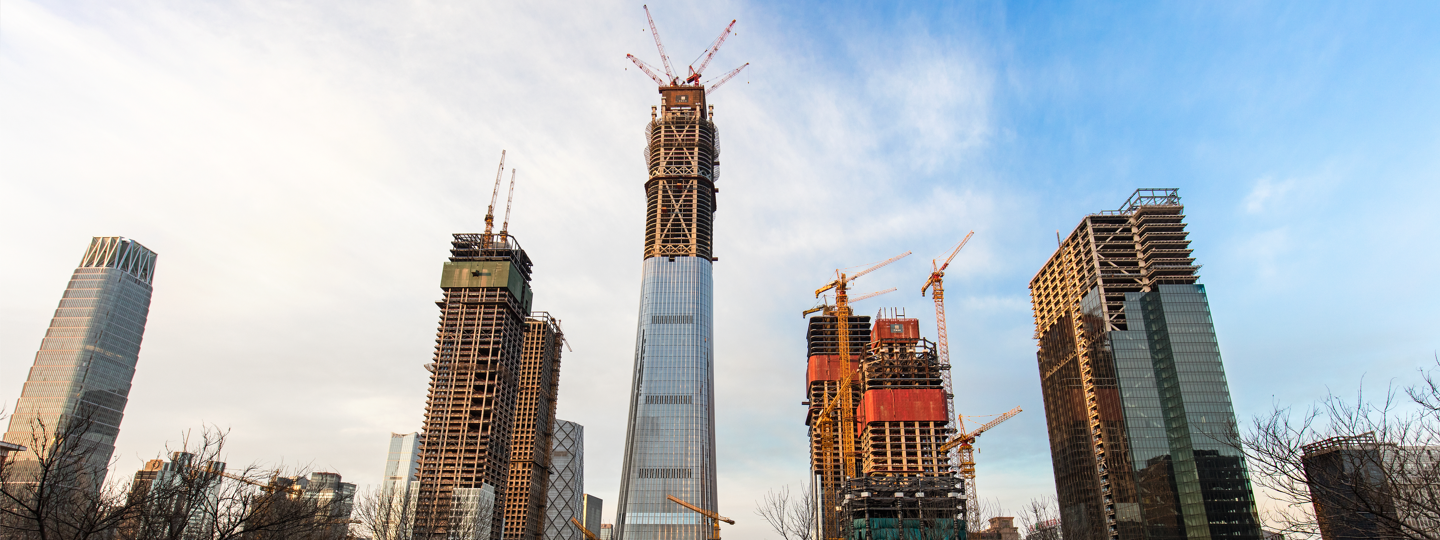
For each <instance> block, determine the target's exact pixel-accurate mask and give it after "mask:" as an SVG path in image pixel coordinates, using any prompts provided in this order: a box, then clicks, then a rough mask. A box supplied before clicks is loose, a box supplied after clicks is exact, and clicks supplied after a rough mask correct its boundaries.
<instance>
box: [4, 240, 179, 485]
mask: <svg viewBox="0 0 1440 540" xmlns="http://www.w3.org/2000/svg"><path fill="white" fill-rule="evenodd" d="M154 277H155V252H153V251H150V250H149V249H146V248H145V246H142V245H140V243H138V242H135V241H133V240H130V239H128V238H121V237H118V236H109V237H95V238H94V239H92V240H91V241H90V248H89V249H87V250H85V256H84V257H82V258H81V259H80V266H79V267H78V268H76V269H75V273H74V274H72V275H71V277H70V284H69V285H68V286H67V287H66V288H65V295H64V296H63V297H62V298H61V299H60V307H59V308H58V309H56V310H55V317H54V318H53V319H51V320H50V329H49V330H48V331H46V332H45V338H44V339H43V340H42V341H41V342H40V351H39V352H38V353H36V354H35V367H34V368H32V369H31V370H30V378H29V380H28V381H26V382H25V387H24V390H22V391H21V393H20V400H19V402H18V403H16V405H15V411H14V414H12V415H11V416H10V429H9V431H7V432H6V433H5V441H6V442H10V443H14V444H19V445H25V446H28V447H30V448H32V449H35V448H43V447H45V446H46V444H45V443H44V442H39V441H35V440H33V439H34V438H35V436H36V435H38V434H39V433H38V431H39V430H43V431H45V432H46V433H47V434H48V435H46V436H47V437H48V436H49V435H53V434H54V433H55V430H56V429H57V428H60V427H61V426H62V425H63V424H65V423H66V422H68V421H69V420H70V419H72V418H77V417H78V418H82V419H85V420H87V421H88V422H90V425H89V427H88V430H87V432H86V434H85V438H84V439H85V441H86V444H89V445H90V448H87V449H86V450H87V452H88V458H89V461H90V467H91V472H92V473H93V474H95V476H96V479H97V480H98V479H102V478H104V476H105V471H106V468H107V467H108V466H109V463H110V457H111V455H113V454H114V453H115V438H116V437H117V436H119V435H120V420H121V418H122V417H123V416H124V414H125V403H126V401H127V400H128V399H129V396H130V381H131V380H132V379H134V377H135V364H136V362H138V361H139V358H140V340H141V338H142V337H144V335H145V320H146V317H148V316H149V314H150V292H151V288H150V287H151V282H152V280H153V278H154ZM27 462H30V463H33V458H32V457H28V456H27V455H26V454H24V453H22V454H21V455H20V456H19V457H18V458H17V459H16V463H15V467H16V469H15V470H13V471H11V475H12V478H14V479H16V481H23V479H24V478H25V477H26V476H28V475H29V474H31V473H28V472H27V471H29V470H30V469H29V468H28V466H27V465H26V463H27Z"/></svg>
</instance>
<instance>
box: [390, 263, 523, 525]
mask: <svg viewBox="0 0 1440 540" xmlns="http://www.w3.org/2000/svg"><path fill="white" fill-rule="evenodd" d="M451 246H452V247H451V251H450V253H451V257H450V261H449V262H447V263H446V264H445V268H444V272H443V273H442V276H441V282H440V286H441V290H443V291H444V297H443V299H441V300H440V301H439V302H436V304H437V305H438V306H439V307H440V325H439V329H438V331H437V333H436V340H435V356H434V361H433V362H431V363H430V364H427V365H426V369H427V370H429V371H430V373H431V376H430V393H429V396H428V397H427V399H426V403H425V423H424V439H423V441H422V442H421V445H420V454H419V473H418V475H417V476H418V480H419V483H420V493H419V501H418V504H417V508H416V522H415V534H416V537H417V538H447V539H454V538H463V539H465V540H474V539H481V540H498V539H499V538H500V534H501V529H502V525H503V523H504V512H498V511H493V510H487V508H493V505H495V504H498V503H500V502H503V501H504V500H505V494H506V488H507V486H508V484H509V476H510V459H511V434H512V429H513V426H514V422H515V405H516V400H517V399H518V397H519V393H520V381H519V379H518V377H517V373H519V372H520V367H521V351H522V348H523V340H524V336H525V325H526V322H525V321H526V316H527V315H528V314H529V307H530V306H529V304H530V297H531V293H530V288H529V281H530V266H531V265H530V259H529V257H527V256H526V255H525V252H524V250H522V249H521V248H520V246H519V244H518V243H517V242H515V240H514V239H513V238H511V237H509V236H508V235H503V236H502V235H485V234H456V235H454V240H453V242H452V244H451ZM487 533H488V534H487Z"/></svg>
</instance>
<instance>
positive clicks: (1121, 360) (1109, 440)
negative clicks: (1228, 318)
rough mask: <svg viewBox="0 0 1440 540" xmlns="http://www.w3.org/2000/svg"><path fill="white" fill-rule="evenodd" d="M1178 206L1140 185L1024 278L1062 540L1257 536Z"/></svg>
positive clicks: (1170, 194)
mask: <svg viewBox="0 0 1440 540" xmlns="http://www.w3.org/2000/svg"><path fill="white" fill-rule="evenodd" d="M1184 210H1185V209H1184V207H1183V206H1181V204H1180V196H1179V194H1178V193H1177V191H1176V190H1174V189H1140V190H1136V191H1135V193H1134V195H1132V196H1131V197H1130V199H1129V200H1127V201H1125V204H1123V205H1121V207H1120V209H1119V210H1110V211H1102V212H1099V213H1096V214H1091V215H1089V216H1086V217H1085V218H1084V219H1082V220H1081V221H1080V225H1079V226H1077V227H1076V228H1075V230H1074V231H1072V232H1071V233H1070V235H1069V236H1068V237H1067V238H1066V239H1065V240H1064V241H1062V242H1061V244H1060V246H1059V248H1058V249H1056V250H1055V254H1054V255H1052V256H1051V257H1050V260H1049V261H1047V262H1046V263H1045V266H1044V267H1043V268H1041V269H1040V272H1039V273H1037V274H1036V275H1035V277H1034V278H1033V279H1032V280H1031V281H1030V295H1031V302H1032V303H1033V306H1034V311H1035V337H1036V339H1038V340H1039V349H1040V350H1039V351H1038V352H1037V355H1036V356H1037V360H1038V363H1039V369H1040V378H1041V391H1042V394H1043V396H1044V399H1045V420H1046V424H1047V426H1048V429H1049V435H1050V452H1051V459H1052V461H1053V465H1054V469H1055V485H1056V487H1057V488H1058V495H1059V499H1060V514H1061V523H1062V526H1063V528H1064V531H1063V536H1064V537H1065V538H1067V539H1075V540H1111V539H1114V540H1125V539H1141V538H1151V539H1153V538H1166V539H1171V538H1173V539H1211V538H1233V539H1237V540H1238V539H1258V538H1260V535H1261V532H1260V526H1259V522H1258V520H1257V516H1256V511H1255V497H1254V494H1253V492H1252V491H1251V487H1250V480H1249V474H1248V472H1247V471H1246V468H1245V462H1244V456H1243V455H1241V454H1240V453H1239V452H1238V451H1237V450H1235V447H1234V446H1232V444H1233V442H1234V440H1235V437H1236V436H1237V434H1236V433H1235V427H1234V426H1235V413H1234V410H1233V408H1232V406H1231V404H1230V390H1229V386H1228V384H1227V382H1226V380H1225V369H1224V365H1223V364H1222V363H1221V361H1220V350H1219V346H1218V343H1217V341H1216V337H1215V326H1214V323H1213V322H1212V320H1211V316H1210V305H1209V302H1208V300H1207V298H1206V293H1205V286H1204V285H1200V284H1199V283H1198V281H1199V276H1198V275H1197V271H1198V270H1199V268H1200V266H1199V265H1197V264H1195V258H1194V257H1193V256H1192V253H1191V249H1190V241H1189V238H1188V234H1189V233H1188V232H1187V231H1186V230H1185V213H1184Z"/></svg>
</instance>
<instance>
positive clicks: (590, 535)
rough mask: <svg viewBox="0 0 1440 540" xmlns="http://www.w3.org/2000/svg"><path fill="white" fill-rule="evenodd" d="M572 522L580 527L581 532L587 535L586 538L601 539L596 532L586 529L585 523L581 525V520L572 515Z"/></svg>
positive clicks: (586, 539) (591, 539)
mask: <svg viewBox="0 0 1440 540" xmlns="http://www.w3.org/2000/svg"><path fill="white" fill-rule="evenodd" d="M570 522H571V523H574V524H575V526H576V527H579V528H580V534H583V535H585V540H600V537H599V536H595V533H593V532H590V529H586V528H585V526H584V525H581V524H580V520H578V519H575V518H573V517H572V518H570Z"/></svg>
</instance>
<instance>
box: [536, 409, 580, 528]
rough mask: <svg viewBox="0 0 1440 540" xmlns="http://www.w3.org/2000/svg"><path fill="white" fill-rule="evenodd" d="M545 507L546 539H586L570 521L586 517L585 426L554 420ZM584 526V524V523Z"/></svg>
mask: <svg viewBox="0 0 1440 540" xmlns="http://www.w3.org/2000/svg"><path fill="white" fill-rule="evenodd" d="M547 489H548V493H547V495H546V506H545V540H585V535H583V534H580V531H579V530H578V529H576V528H575V525H574V524H572V523H571V522H570V520H571V519H581V518H583V517H585V508H584V500H583V497H584V493H585V427H584V426H581V425H580V424H576V423H574V422H567V421H564V420H558V419H557V420H555V436H554V438H553V439H552V440H551V449H550V483H549V486H548V487H547ZM581 523H584V521H583V520H582V521H581Z"/></svg>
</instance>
